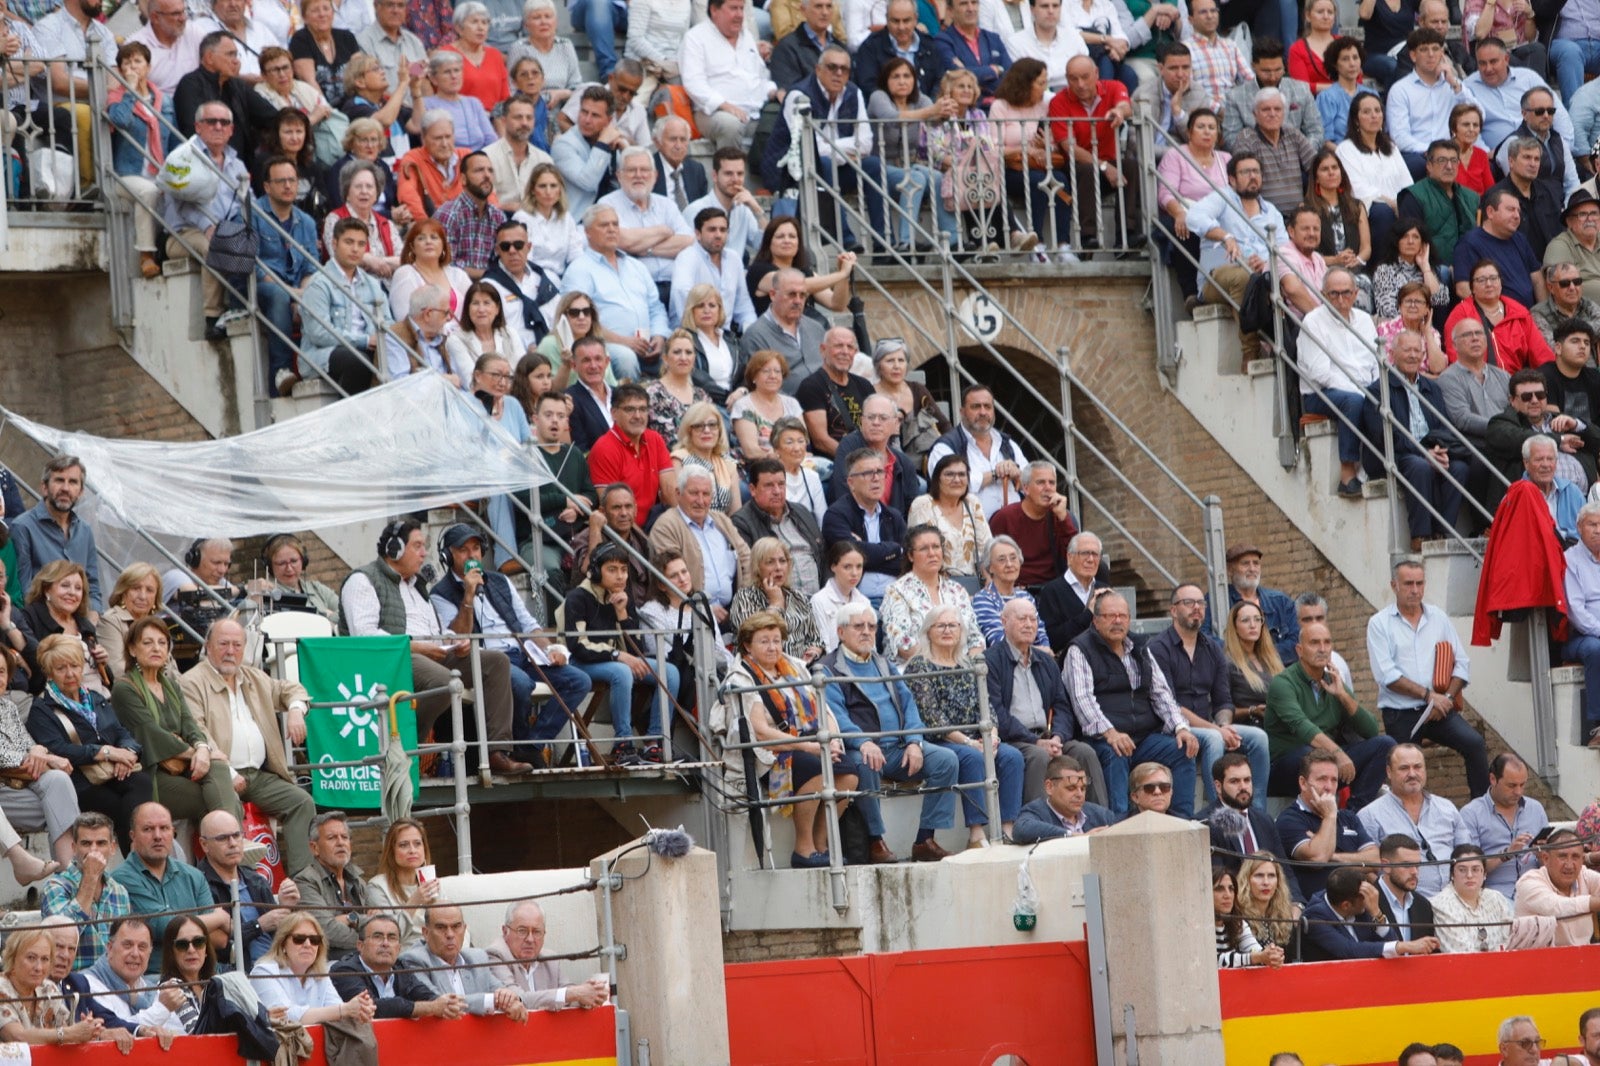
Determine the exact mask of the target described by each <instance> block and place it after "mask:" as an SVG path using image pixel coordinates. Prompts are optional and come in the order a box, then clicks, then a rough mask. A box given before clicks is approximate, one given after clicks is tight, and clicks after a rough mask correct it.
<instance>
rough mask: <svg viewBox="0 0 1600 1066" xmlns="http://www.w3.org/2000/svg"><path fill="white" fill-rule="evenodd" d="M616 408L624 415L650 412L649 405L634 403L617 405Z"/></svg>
mask: <svg viewBox="0 0 1600 1066" xmlns="http://www.w3.org/2000/svg"><path fill="white" fill-rule="evenodd" d="M616 410H617V411H619V412H621V413H622V414H625V415H647V414H649V413H650V408H649V407H646V406H644V405H642V404H636V403H630V404H628V406H626V407H618V408H616Z"/></svg>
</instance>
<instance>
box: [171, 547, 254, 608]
mask: <svg viewBox="0 0 1600 1066" xmlns="http://www.w3.org/2000/svg"><path fill="white" fill-rule="evenodd" d="M183 565H184V566H186V567H188V568H189V569H188V571H184V570H183V569H181V568H179V567H173V568H172V569H171V570H168V571H167V572H166V573H165V574H162V575H161V587H162V588H164V589H166V590H167V602H168V603H171V602H172V601H173V600H174V599H175V598H177V595H178V593H180V592H193V591H194V590H195V589H197V588H199V587H200V586H201V585H202V584H203V585H205V587H206V588H209V589H211V590H212V591H213V592H215V593H216V594H217V595H218V596H221V597H222V598H223V599H225V600H227V601H228V602H229V603H233V602H235V601H237V600H242V599H244V597H245V595H246V592H245V590H244V589H243V588H241V587H239V586H238V585H235V584H234V583H233V582H232V581H229V580H228V571H229V570H232V569H233V541H231V540H229V539H228V538H227V537H201V538H200V539H199V540H196V541H193V542H192V543H190V545H189V547H188V549H187V550H186V551H184V553H183ZM191 575H192V576H191ZM195 578H199V579H200V580H199V582H196V581H195Z"/></svg>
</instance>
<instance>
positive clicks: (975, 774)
mask: <svg viewBox="0 0 1600 1066" xmlns="http://www.w3.org/2000/svg"><path fill="white" fill-rule="evenodd" d="M933 743H935V744H937V745H939V747H941V748H943V749H944V750H945V751H948V752H950V753H951V754H953V755H955V757H956V761H957V762H958V763H959V764H960V768H959V769H958V770H957V772H956V783H957V784H962V785H970V784H976V783H978V782H980V781H982V780H983V752H981V751H979V750H978V749H977V748H970V747H968V746H967V745H965V744H952V743H950V742H949V741H946V740H935V741H934V742H933ZM994 776H995V778H996V779H997V780H998V781H999V782H1000V820H1001V821H1002V822H1014V821H1016V820H1017V812H1018V811H1020V810H1022V752H1020V751H1018V750H1017V749H1016V748H1013V747H1012V746H1011V745H1010V744H1001V745H1000V746H999V747H998V748H996V749H995V752H994ZM961 808H962V813H963V814H965V815H966V819H967V824H968V825H988V824H989V812H988V797H986V796H985V795H984V792H983V790H982V789H978V788H969V789H967V790H966V791H965V792H962V793H961Z"/></svg>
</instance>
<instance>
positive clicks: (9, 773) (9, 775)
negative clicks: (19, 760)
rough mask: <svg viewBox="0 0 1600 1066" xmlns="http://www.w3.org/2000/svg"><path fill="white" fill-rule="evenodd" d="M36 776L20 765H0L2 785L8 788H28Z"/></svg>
mask: <svg viewBox="0 0 1600 1066" xmlns="http://www.w3.org/2000/svg"><path fill="white" fill-rule="evenodd" d="M33 782H34V777H33V775H32V774H30V773H28V771H26V770H24V769H23V768H22V767H20V766H9V767H0V785H4V786H5V787H6V788H27V787H28V786H29V785H31V784H33Z"/></svg>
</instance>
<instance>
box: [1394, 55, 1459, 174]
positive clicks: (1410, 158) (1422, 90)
mask: <svg viewBox="0 0 1600 1066" xmlns="http://www.w3.org/2000/svg"><path fill="white" fill-rule="evenodd" d="M1406 50H1407V51H1408V52H1409V53H1410V54H1411V64H1412V70H1411V73H1410V74H1407V75H1406V76H1405V77H1403V78H1401V79H1400V80H1399V81H1397V82H1395V83H1394V86H1393V87H1392V88H1391V89H1390V90H1389V102H1388V104H1387V105H1386V122H1385V124H1386V125H1387V126H1388V128H1389V136H1390V137H1392V138H1393V139H1394V146H1395V147H1396V148H1398V149H1400V154H1401V155H1402V156H1403V157H1405V161H1406V166H1407V167H1408V168H1410V170H1411V177H1412V179H1413V180H1415V181H1421V180H1422V178H1423V176H1424V174H1425V173H1426V171H1427V159H1426V158H1425V157H1426V155H1427V152H1428V145H1430V144H1432V143H1433V142H1434V141H1438V140H1444V139H1447V138H1449V137H1450V136H1451V133H1450V111H1451V110H1452V109H1453V108H1454V107H1455V106H1456V105H1457V104H1465V103H1470V102H1471V100H1472V97H1471V96H1470V95H1469V94H1468V92H1467V90H1466V88H1465V87H1464V86H1463V85H1462V83H1461V82H1459V81H1457V80H1456V75H1455V71H1453V70H1451V69H1450V64H1448V63H1446V62H1445V51H1444V39H1443V38H1442V37H1441V36H1440V35H1439V34H1438V33H1437V32H1436V31H1434V30H1429V29H1421V30H1412V31H1411V36H1409V37H1407V38H1406Z"/></svg>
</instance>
